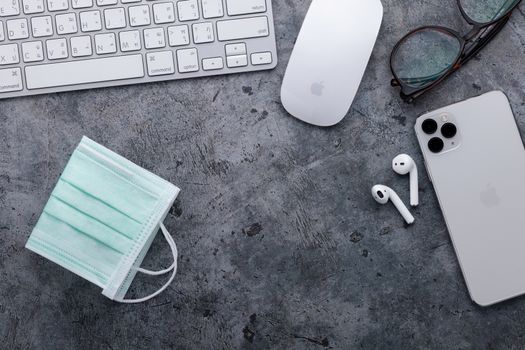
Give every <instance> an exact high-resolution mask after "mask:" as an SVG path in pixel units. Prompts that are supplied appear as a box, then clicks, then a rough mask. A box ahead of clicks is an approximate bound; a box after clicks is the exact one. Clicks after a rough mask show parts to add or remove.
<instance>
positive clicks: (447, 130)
mask: <svg viewBox="0 0 525 350" xmlns="http://www.w3.org/2000/svg"><path fill="white" fill-rule="evenodd" d="M441 133H442V134H443V136H444V137H446V138H447V139H451V138H453V137H454V136H456V134H457V133H458V128H456V126H455V125H454V124H452V123H446V124H443V126H442V127H441Z"/></svg>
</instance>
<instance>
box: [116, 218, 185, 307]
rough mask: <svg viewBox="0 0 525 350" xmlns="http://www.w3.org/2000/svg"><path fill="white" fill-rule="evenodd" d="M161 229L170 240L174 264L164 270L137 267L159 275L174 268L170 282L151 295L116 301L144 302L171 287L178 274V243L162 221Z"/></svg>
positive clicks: (147, 272)
mask: <svg viewBox="0 0 525 350" xmlns="http://www.w3.org/2000/svg"><path fill="white" fill-rule="evenodd" d="M160 229H161V231H162V234H163V235H164V238H165V239H166V241H167V242H168V244H169V246H170V248H171V253H172V254H173V264H171V266H170V267H169V268H167V269H164V270H160V271H151V270H146V269H142V268H137V271H139V272H142V273H144V274H146V275H151V276H159V275H163V274H165V273H168V272H170V271H172V270H173V273H172V274H171V276H170V279H169V280H168V282H166V284H164V285H163V286H162V287H161V288H160V289H159V290H157V291H156V292H155V293H153V294H150V295H148V296H146V297H144V298H140V299H115V301H118V302H119V303H126V304H136V303H142V302H144V301H147V300H150V299H152V298H155V297H156V296H157V295H159V294H160V293H162V292H164V291H165V290H166V288H168V287H169V285H170V284H171V282H173V280H174V279H175V275H176V274H177V257H178V251H177V245H176V244H175V241H174V240H173V237H171V235H170V233H169V232H168V230H167V229H166V227H165V226H164V224H163V223H160Z"/></svg>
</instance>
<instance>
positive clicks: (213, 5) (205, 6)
mask: <svg viewBox="0 0 525 350" xmlns="http://www.w3.org/2000/svg"><path fill="white" fill-rule="evenodd" d="M222 16H224V8H223V7H222V0H202V17H204V18H206V19H207V18H217V17H222Z"/></svg>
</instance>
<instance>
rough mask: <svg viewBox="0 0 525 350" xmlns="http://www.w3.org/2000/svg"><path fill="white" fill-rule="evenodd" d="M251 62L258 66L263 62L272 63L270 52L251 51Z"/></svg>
mask: <svg viewBox="0 0 525 350" xmlns="http://www.w3.org/2000/svg"><path fill="white" fill-rule="evenodd" d="M251 60H252V64H253V65H254V66H260V65H263V64H270V63H272V53H271V52H257V53H252V55H251Z"/></svg>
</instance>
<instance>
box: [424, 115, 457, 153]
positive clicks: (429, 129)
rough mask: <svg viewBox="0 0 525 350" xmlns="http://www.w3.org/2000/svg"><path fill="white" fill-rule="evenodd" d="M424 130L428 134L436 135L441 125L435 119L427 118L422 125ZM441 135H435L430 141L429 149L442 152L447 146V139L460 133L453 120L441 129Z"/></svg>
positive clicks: (433, 151)
mask: <svg viewBox="0 0 525 350" xmlns="http://www.w3.org/2000/svg"><path fill="white" fill-rule="evenodd" d="M421 128H422V129H423V132H424V133H425V134H427V135H434V134H435V133H436V132H437V131H438V129H439V125H438V123H437V122H436V121H435V120H434V119H426V120H425V121H424V122H423V124H422V125H421ZM440 133H441V135H439V136H434V137H432V138H431V139H430V140H429V141H428V149H429V150H430V151H431V152H432V153H440V152H441V151H443V149H444V148H445V142H444V140H443V138H444V139H445V140H450V139H452V138H453V137H455V136H456V135H457V133H458V129H457V127H456V125H455V124H453V123H451V122H448V121H447V122H445V123H444V124H443V125H442V126H441V129H440Z"/></svg>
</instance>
